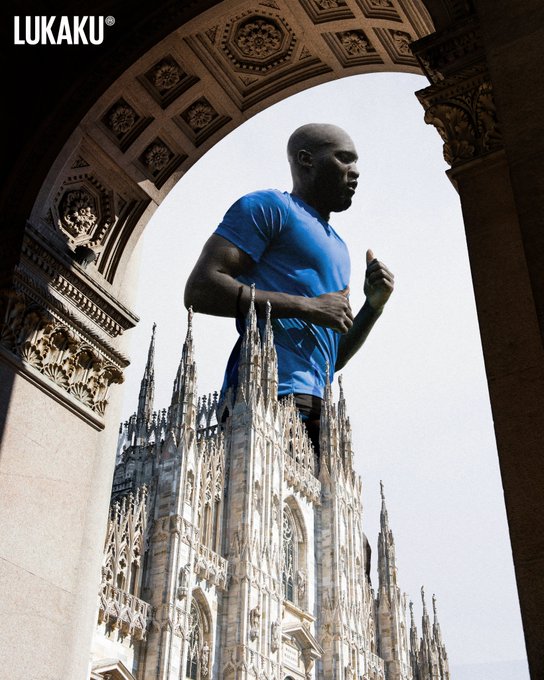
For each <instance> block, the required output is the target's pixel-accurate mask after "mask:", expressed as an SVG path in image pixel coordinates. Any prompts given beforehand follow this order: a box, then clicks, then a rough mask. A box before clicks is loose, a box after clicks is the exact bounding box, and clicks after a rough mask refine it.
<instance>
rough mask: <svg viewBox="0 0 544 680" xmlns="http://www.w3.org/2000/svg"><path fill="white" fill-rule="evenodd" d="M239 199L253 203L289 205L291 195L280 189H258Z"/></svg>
mask: <svg viewBox="0 0 544 680" xmlns="http://www.w3.org/2000/svg"><path fill="white" fill-rule="evenodd" d="M239 200H240V201H241V202H246V203H248V204H252V205H256V204H259V205H279V206H289V200H290V196H289V194H288V193H287V192H286V191H280V190H279V189H258V190H257V191H251V192H250V193H248V194H245V195H244V196H242V197H241V198H240V199H239Z"/></svg>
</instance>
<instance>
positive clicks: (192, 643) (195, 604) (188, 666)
mask: <svg viewBox="0 0 544 680" xmlns="http://www.w3.org/2000/svg"><path fill="white" fill-rule="evenodd" d="M189 620H190V629H189V634H188V638H187V647H186V653H185V660H184V667H185V675H184V676H183V677H187V678H191V680H203V679H204V678H206V677H209V674H210V670H211V664H212V658H213V644H214V640H213V625H212V621H213V619H212V613H211V610H210V606H209V604H208V600H207V599H206V596H205V594H204V592H203V591H202V589H201V588H195V589H194V590H193V592H192V597H191V603H190V616H189Z"/></svg>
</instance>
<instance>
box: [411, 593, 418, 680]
mask: <svg viewBox="0 0 544 680" xmlns="http://www.w3.org/2000/svg"><path fill="white" fill-rule="evenodd" d="M410 665H411V667H412V678H413V680H419V677H420V672H419V635H418V632H417V627H416V622H415V620H414V603H413V602H412V601H411V600H410Z"/></svg>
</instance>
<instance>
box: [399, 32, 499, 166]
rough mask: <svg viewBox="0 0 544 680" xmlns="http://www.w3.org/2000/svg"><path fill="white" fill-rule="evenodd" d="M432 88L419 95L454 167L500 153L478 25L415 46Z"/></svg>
mask: <svg viewBox="0 0 544 680" xmlns="http://www.w3.org/2000/svg"><path fill="white" fill-rule="evenodd" d="M412 49H413V52H414V54H415V56H416V57H417V59H418V61H419V62H420V64H421V66H422V68H423V70H424V71H425V73H426V75H427V77H428V78H429V80H430V81H431V83H432V84H431V85H430V86H429V87H427V88H425V89H424V90H420V91H419V92H416V96H417V98H418V99H419V101H420V103H421V104H422V106H423V108H424V109H425V122H426V123H428V124H431V125H434V126H435V127H436V129H437V131H438V133H439V134H440V136H441V137H442V140H443V141H444V159H445V160H446V162H447V163H449V165H451V166H452V167H457V166H459V165H461V164H463V163H466V162H468V161H471V160H473V159H475V158H479V157H481V156H484V155H485V154H488V153H491V152H494V151H498V150H500V149H501V148H502V138H501V132H500V126H499V122H498V120H497V111H496V108H495V102H494V99H493V88H492V85H491V81H490V79H489V75H488V73H487V66H486V64H485V58H484V53H483V46H482V38H481V33H480V30H479V27H478V25H477V24H476V23H475V21H474V20H471V21H465V22H463V23H462V24H460V25H459V26H457V27H456V28H455V29H454V30H451V31H448V32H445V33H442V34H437V35H436V36H429V37H428V38H424V39H422V40H420V41H418V42H417V43H414V44H412Z"/></svg>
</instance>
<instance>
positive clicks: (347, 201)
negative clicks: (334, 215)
mask: <svg viewBox="0 0 544 680" xmlns="http://www.w3.org/2000/svg"><path fill="white" fill-rule="evenodd" d="M351 203H352V199H351V196H350V197H349V198H348V197H346V198H344V199H342V201H338V203H337V204H336V205H335V206H334V208H331V212H343V211H344V210H347V209H348V208H349V207H350V206H351Z"/></svg>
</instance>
